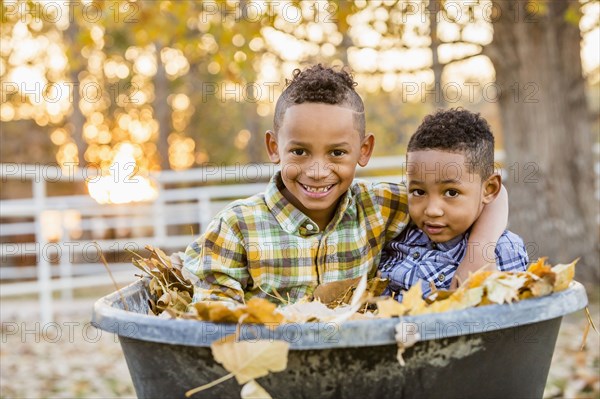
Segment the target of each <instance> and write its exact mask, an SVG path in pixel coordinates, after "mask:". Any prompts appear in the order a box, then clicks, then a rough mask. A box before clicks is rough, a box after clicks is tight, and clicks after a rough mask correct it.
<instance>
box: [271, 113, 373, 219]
mask: <svg viewBox="0 0 600 399" xmlns="http://www.w3.org/2000/svg"><path fill="white" fill-rule="evenodd" d="M373 143H374V137H373V135H371V134H369V135H367V136H366V137H365V138H363V139H362V140H361V137H360V134H359V132H358V131H357V130H356V129H355V125H354V118H353V111H351V110H350V109H347V108H344V107H342V106H337V105H330V104H322V103H302V104H297V105H294V106H292V107H290V108H288V109H287V111H286V112H285V116H284V118H283V123H282V125H281V127H280V129H279V132H277V133H274V132H271V131H269V132H267V135H266V144H267V151H268V152H269V158H270V159H271V161H273V162H276V163H278V162H281V178H282V180H283V183H284V185H285V190H284V191H283V194H284V196H285V197H286V198H287V199H288V200H289V201H290V202H291V203H292V204H293V205H294V206H296V207H297V208H298V209H300V210H301V211H302V212H303V213H304V214H305V215H307V216H308V217H310V218H311V219H313V220H314V221H315V222H316V223H317V224H318V225H319V227H320V228H321V229H324V228H325V227H326V226H327V224H328V223H329V221H330V220H331V218H332V217H333V215H334V212H335V209H336V207H337V204H338V200H339V199H340V197H341V196H342V195H344V194H345V193H346V191H347V190H348V188H349V187H350V184H351V183H352V180H353V179H354V173H355V170H356V165H357V164H358V165H361V166H365V165H366V164H367V163H368V161H369V158H370V157H371V152H372V150H373Z"/></svg>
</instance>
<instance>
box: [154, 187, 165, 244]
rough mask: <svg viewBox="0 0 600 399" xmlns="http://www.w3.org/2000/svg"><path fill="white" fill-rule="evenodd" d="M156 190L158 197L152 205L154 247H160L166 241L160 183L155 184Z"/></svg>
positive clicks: (162, 195) (163, 204)
mask: <svg viewBox="0 0 600 399" xmlns="http://www.w3.org/2000/svg"><path fill="white" fill-rule="evenodd" d="M156 189H157V190H158V195H157V197H156V199H155V200H154V204H153V213H154V215H153V220H154V226H153V230H154V243H153V245H154V246H157V247H160V246H162V245H164V242H165V241H166V239H167V226H166V220H165V210H166V209H165V197H164V194H163V189H164V187H163V184H162V183H161V182H157V183H156Z"/></svg>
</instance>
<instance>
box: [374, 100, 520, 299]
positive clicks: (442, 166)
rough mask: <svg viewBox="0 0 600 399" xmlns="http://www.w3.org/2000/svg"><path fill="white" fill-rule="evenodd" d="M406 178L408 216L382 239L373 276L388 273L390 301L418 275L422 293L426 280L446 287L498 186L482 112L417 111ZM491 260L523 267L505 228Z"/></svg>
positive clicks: (428, 290)
mask: <svg viewBox="0 0 600 399" xmlns="http://www.w3.org/2000/svg"><path fill="white" fill-rule="evenodd" d="M406 177H407V182H408V211H409V215H410V219H411V223H410V225H409V227H408V228H407V229H406V230H405V231H403V232H402V234H401V235H400V236H399V237H397V238H396V239H394V240H393V241H391V242H390V243H389V244H388V245H387V246H386V248H385V250H384V253H383V255H382V259H381V263H380V265H379V269H380V271H381V276H382V277H383V278H388V279H390V283H389V286H388V289H389V291H390V292H388V293H395V294H396V295H398V300H401V297H402V291H406V290H408V289H409V288H410V287H411V286H412V285H413V284H416V283H417V281H419V280H422V289H423V294H424V295H423V297H427V296H428V295H429V294H430V293H431V288H430V284H431V283H433V284H435V286H436V287H437V288H438V289H448V288H450V281H451V280H452V278H453V276H454V274H455V272H456V268H457V266H458V265H459V263H460V262H461V261H462V259H463V258H464V256H465V253H466V250H467V239H468V238H469V234H470V231H471V226H472V225H473V222H475V220H477V218H478V217H479V215H480V214H481V212H482V211H483V210H484V209H485V207H486V206H487V204H490V203H491V202H492V201H493V200H494V199H495V198H496V196H497V195H498V193H499V191H500V188H501V185H502V183H501V177H500V175H499V174H497V173H495V172H494V136H493V135H492V133H491V131H490V127H489V125H488V124H487V122H486V121H485V119H483V118H482V117H480V116H479V114H474V113H471V112H469V111H467V110H463V109H450V110H447V111H438V112H437V113H436V114H434V115H429V116H427V117H425V119H424V120H423V123H422V124H421V126H419V128H418V129H417V131H416V133H415V134H414V135H413V136H412V137H411V139H410V141H409V143H408V148H407V155H406ZM484 250H485V248H484ZM489 252H490V255H491V251H489ZM493 262H495V263H496V265H497V267H498V269H500V270H502V271H509V270H525V269H526V268H527V264H528V257H527V252H526V250H525V247H524V245H523V240H522V239H521V238H520V237H518V236H517V235H515V234H513V233H511V232H509V231H505V232H504V233H503V234H502V236H501V237H500V239H499V240H498V242H497V245H496V248H495V259H494V258H491V259H488V263H493ZM481 266H483V264H482V265H481Z"/></svg>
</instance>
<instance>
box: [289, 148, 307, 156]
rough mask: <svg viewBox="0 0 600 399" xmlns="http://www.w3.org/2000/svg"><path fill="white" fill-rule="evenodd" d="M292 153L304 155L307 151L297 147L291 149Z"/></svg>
mask: <svg viewBox="0 0 600 399" xmlns="http://www.w3.org/2000/svg"><path fill="white" fill-rule="evenodd" d="M290 152H291V153H292V154H294V155H297V156H302V155H304V154H306V151H304V150H302V149H300V148H296V149H294V150H291V151H290Z"/></svg>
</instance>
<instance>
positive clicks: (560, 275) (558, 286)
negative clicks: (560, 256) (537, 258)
mask: <svg viewBox="0 0 600 399" xmlns="http://www.w3.org/2000/svg"><path fill="white" fill-rule="evenodd" d="M577 261H579V258H577V259H575V260H574V261H573V262H571V263H569V264H568V265H564V264H560V265H556V266H554V267H553V268H552V271H553V272H554V273H556V281H555V282H554V291H555V292H557V291H562V290H566V289H567V288H568V287H569V284H571V281H573V277H575V265H576V264H577Z"/></svg>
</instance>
